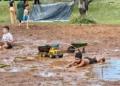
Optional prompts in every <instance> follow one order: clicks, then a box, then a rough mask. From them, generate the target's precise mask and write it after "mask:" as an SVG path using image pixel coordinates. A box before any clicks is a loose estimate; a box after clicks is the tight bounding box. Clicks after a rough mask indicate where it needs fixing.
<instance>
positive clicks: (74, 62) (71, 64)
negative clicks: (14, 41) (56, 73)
mask: <svg viewBox="0 0 120 86" xmlns="http://www.w3.org/2000/svg"><path fill="white" fill-rule="evenodd" d="M74 63H75V60H74V61H72V62H71V63H70V64H69V65H68V66H67V67H66V68H69V67H71V66H72V65H73V64H74Z"/></svg>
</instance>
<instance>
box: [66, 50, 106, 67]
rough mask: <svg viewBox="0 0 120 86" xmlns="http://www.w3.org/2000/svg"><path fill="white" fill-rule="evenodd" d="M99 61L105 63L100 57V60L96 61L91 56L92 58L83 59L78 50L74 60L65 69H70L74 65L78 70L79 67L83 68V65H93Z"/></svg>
mask: <svg viewBox="0 0 120 86" xmlns="http://www.w3.org/2000/svg"><path fill="white" fill-rule="evenodd" d="M101 61H103V62H105V58H104V57H101V58H98V59H96V56H93V57H92V58H90V57H84V58H82V53H81V51H80V50H79V52H78V53H76V54H75V60H73V61H72V62H71V63H70V64H69V65H68V66H67V68H69V67H72V66H74V65H75V68H80V67H83V66H85V65H88V64H95V63H99V62H101Z"/></svg>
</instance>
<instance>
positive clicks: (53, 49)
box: [49, 47, 63, 58]
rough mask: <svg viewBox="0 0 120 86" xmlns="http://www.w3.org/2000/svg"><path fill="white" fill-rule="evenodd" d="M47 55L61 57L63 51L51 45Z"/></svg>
mask: <svg viewBox="0 0 120 86" xmlns="http://www.w3.org/2000/svg"><path fill="white" fill-rule="evenodd" d="M49 57H50V58H56V57H59V58H62V57H63V53H62V52H61V50H59V48H56V47H51V48H50V51H49Z"/></svg>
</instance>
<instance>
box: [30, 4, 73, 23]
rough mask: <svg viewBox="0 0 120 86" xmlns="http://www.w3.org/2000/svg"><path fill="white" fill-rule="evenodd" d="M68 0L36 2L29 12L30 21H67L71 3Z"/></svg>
mask: <svg viewBox="0 0 120 86" xmlns="http://www.w3.org/2000/svg"><path fill="white" fill-rule="evenodd" d="M68 4H70V2H58V3H46V4H36V5H34V6H33V10H32V11H31V12H30V20H31V22H53V21H69V18H70V15H71V13H72V9H73V5H72V6H68Z"/></svg>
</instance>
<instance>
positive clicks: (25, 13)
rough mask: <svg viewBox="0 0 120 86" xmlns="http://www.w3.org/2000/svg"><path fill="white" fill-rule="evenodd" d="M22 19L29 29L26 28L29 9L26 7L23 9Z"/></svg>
mask: <svg viewBox="0 0 120 86" xmlns="http://www.w3.org/2000/svg"><path fill="white" fill-rule="evenodd" d="M23 19H24V21H26V23H27V29H29V27H28V22H29V7H28V6H26V7H25V10H24V18H23Z"/></svg>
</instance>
